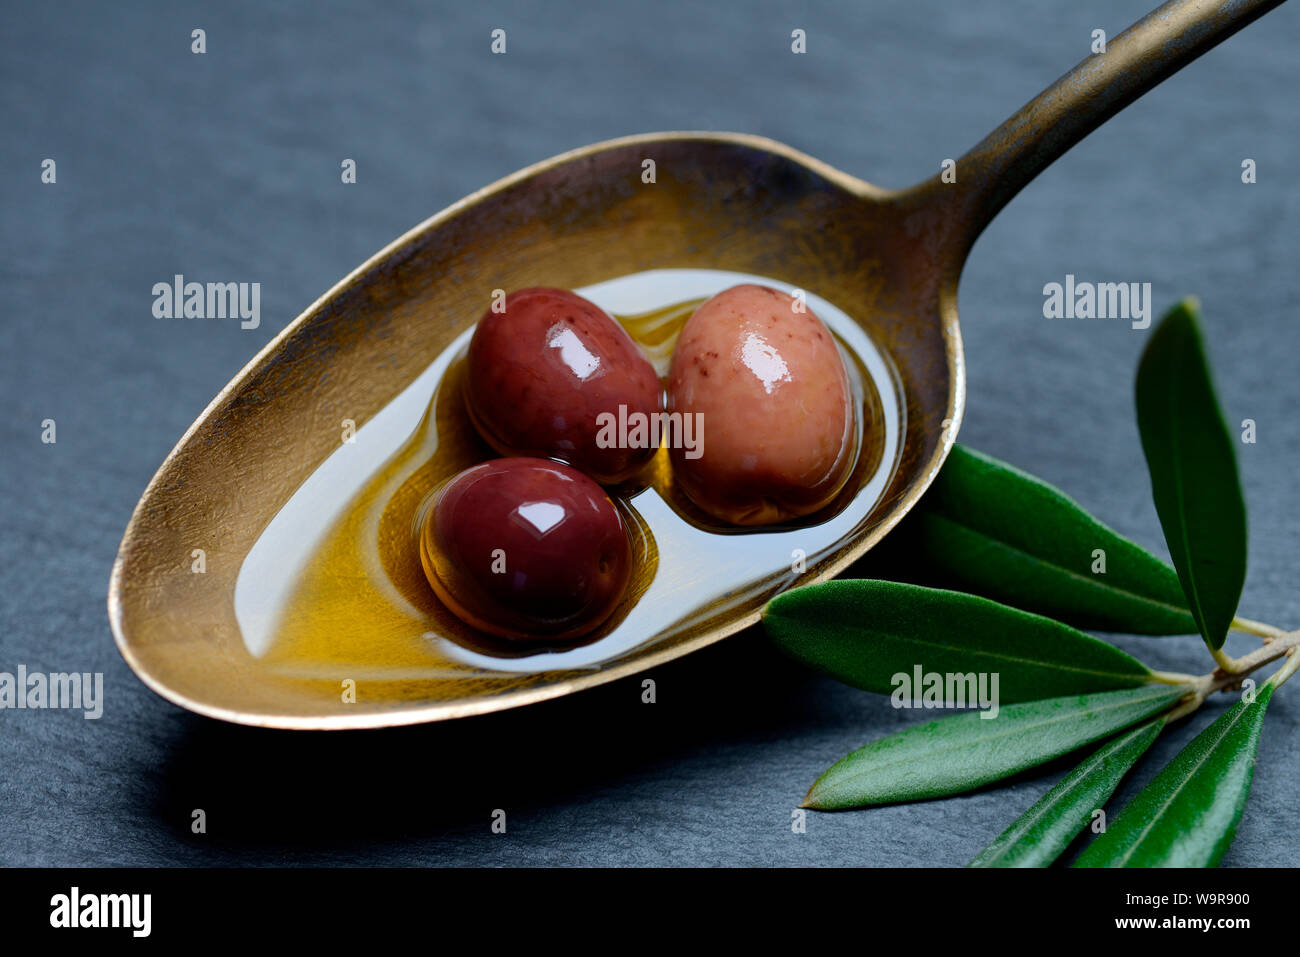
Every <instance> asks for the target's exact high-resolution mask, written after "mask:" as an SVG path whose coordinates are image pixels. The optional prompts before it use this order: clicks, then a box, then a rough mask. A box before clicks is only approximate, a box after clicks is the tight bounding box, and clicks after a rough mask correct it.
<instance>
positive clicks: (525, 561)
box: [420, 458, 632, 640]
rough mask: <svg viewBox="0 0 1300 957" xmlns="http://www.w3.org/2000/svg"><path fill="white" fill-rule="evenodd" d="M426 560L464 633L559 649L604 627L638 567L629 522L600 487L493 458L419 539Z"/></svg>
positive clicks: (548, 465) (447, 492)
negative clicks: (547, 643) (466, 628)
mask: <svg viewBox="0 0 1300 957" xmlns="http://www.w3.org/2000/svg"><path fill="white" fill-rule="evenodd" d="M420 560H421V562H422V563H423V565H424V573H425V575H426V577H428V579H429V584H430V585H432V586H433V590H434V591H435V592H436V593H437V595H438V597H439V598H440V599H441V600H442V602H443V604H444V605H446V606H447V607H448V608H449V609H451V611H452V612H453V613H454V614H455V615H456V617H458V618H460V619H461V620H462V621H464V622H465V623H466V624H468V625H471V626H473V627H475V628H478V629H480V630H481V631H485V632H488V633H490V634H493V635H499V636H501V637H503V638H511V639H551V640H555V639H566V638H576V637H578V636H579V635H583V634H586V633H587V632H590V631H592V630H594V629H595V628H596V627H598V626H599V625H600V624H601V623H602V622H604V621H605V620H606V619H607V618H608V617H609V616H610V614H611V613H612V612H613V611H614V608H615V606H617V605H618V603H619V600H620V599H621V598H622V597H623V591H624V589H625V588H626V587H627V582H628V577H629V575H630V573H631V565H632V555H631V548H630V546H629V544H628V539H627V533H626V531H625V530H624V527H623V520H622V518H621V517H620V516H619V513H618V509H616V508H615V507H614V504H613V502H611V501H610V500H609V498H608V497H607V496H606V495H605V493H604V491H603V490H602V489H601V487H600V486H599V485H597V484H596V483H595V482H593V481H592V480H591V479H589V478H587V476H585V475H583V474H582V473H581V472H578V471H577V470H575V469H573V468H570V467H569V466H567V465H564V464H562V463H559V462H550V461H546V460H544V459H535V458H507V459H494V460H493V461H490V462H485V463H483V464H482V465H476V466H474V467H473V468H468V469H466V470H465V471H463V472H461V473H460V474H459V475H457V476H456V477H455V478H453V479H452V480H451V481H450V482H448V483H447V484H446V485H445V486H443V488H442V490H441V491H440V492H439V493H438V495H437V497H436V499H435V500H434V504H433V508H432V509H431V510H430V512H429V515H428V518H427V519H426V520H425V523H424V526H423V528H422V529H421V530H420Z"/></svg>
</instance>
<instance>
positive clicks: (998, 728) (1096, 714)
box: [800, 685, 1189, 811]
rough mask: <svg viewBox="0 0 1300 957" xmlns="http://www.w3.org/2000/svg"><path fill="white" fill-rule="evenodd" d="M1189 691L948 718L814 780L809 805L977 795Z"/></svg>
mask: <svg viewBox="0 0 1300 957" xmlns="http://www.w3.org/2000/svg"><path fill="white" fill-rule="evenodd" d="M1188 690H1189V689H1188V688H1187V687H1182V686H1173V687H1171V686H1169V685H1161V686H1149V687H1144V688H1127V689H1124V690H1121V691H1105V692H1102V693H1100V694H1090V695H1067V696H1065V697H1061V698H1049V699H1047V700H1045V701H1029V702H1025V703H1023V704H1013V705H1008V706H1007V707H1005V708H1002V709H1000V711H999V712H998V714H997V717H996V718H993V719H991V720H989V719H986V718H985V717H983V716H982V715H981V713H980V712H975V711H967V712H963V713H962V714H957V715H952V716H950V717H947V718H940V719H939V720H938V721H931V722H929V723H928V724H922V725H917V726H915V727H911V728H908V729H906V730H905V731H900V732H898V733H897V734H892V735H890V736H889V737H886V738H881V739H879V740H877V741H873V742H871V743H870V744H868V745H866V746H865V747H862V748H859V749H858V750H856V751H854V752H852V753H851V754H849V755H848V756H846V757H844V758H841V759H840V760H839V761H837V762H836V763H835V764H834V765H832V766H831V767H830V768H829V769H827V771H826V772H825V773H824V774H822V776H821V777H819V778H818V779H817V780H816V782H814V784H813V786H812V788H811V789H809V791H808V794H807V796H806V797H805V798H804V800H803V803H802V804H801V805H800V806H801V807H807V808H815V809H817V810H822V811H831V810H842V809H845V808H854V807H867V806H870V805H873V804H886V803H890V802H893V801H915V800H920V799H923V798H935V797H943V796H945V795H949V794H960V793H961V792H963V791H970V790H973V789H975V788H977V787H980V786H982V785H985V784H989V783H990V782H992V781H997V780H1000V779H1002V778H1005V777H1009V776H1011V775H1012V774H1016V773H1018V772H1020V771H1023V770H1025V769H1026V768H1031V767H1034V766H1035V765H1038V764H1042V763H1044V762H1045V761H1050V760H1052V759H1053V758H1058V757H1060V756H1061V755H1063V754H1068V753H1069V752H1071V751H1073V750H1075V749H1076V748H1080V747H1082V746H1084V745H1086V744H1091V743H1092V742H1094V741H1098V740H1100V739H1101V738H1104V737H1106V736H1107V735H1110V734H1113V733H1115V732H1116V731H1119V730H1120V729H1122V728H1127V727H1129V726H1130V725H1133V724H1136V723H1137V722H1139V721H1142V720H1143V719H1145V718H1149V717H1151V716H1152V715H1153V714H1156V713H1158V712H1160V711H1163V710H1165V709H1166V708H1168V707H1169V706H1170V705H1172V704H1173V703H1174V702H1175V701H1177V700H1178V699H1179V698H1180V697H1182V696H1183V695H1185V694H1187V692H1188Z"/></svg>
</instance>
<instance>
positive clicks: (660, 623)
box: [235, 270, 905, 693]
mask: <svg viewBox="0 0 1300 957" xmlns="http://www.w3.org/2000/svg"><path fill="white" fill-rule="evenodd" d="M742 282H757V283H762V284H765V285H771V286H775V287H778V288H780V287H783V284H781V283H777V282H774V281H772V280H768V279H765V278H763V277H761V276H750V275H744V274H739V273H730V272H720V271H713V270H655V271H651V272H645V273H638V274H635V275H631V276H625V277H622V278H619V279H615V280H611V281H609V282H605V283H600V284H598V285H595V286H591V287H588V288H585V289H579V290H575V291H576V292H578V293H579V294H580V295H582V296H584V297H586V298H588V299H590V300H592V301H593V302H595V303H596V304H597V305H599V306H601V307H602V308H603V309H605V310H606V311H607V312H609V313H610V314H611V315H613V316H615V317H616V318H617V319H618V320H619V321H620V322H621V323H622V324H623V326H624V327H625V328H626V329H627V330H628V332H629V333H630V334H631V335H632V337H633V338H634V339H636V341H637V342H638V343H639V344H640V345H641V347H642V349H643V350H644V351H645V353H646V354H647V356H648V357H649V358H650V360H651V363H652V365H654V367H655V369H656V371H657V372H658V373H659V374H660V376H661V377H662V376H664V375H666V373H667V370H668V364H669V360H670V358H671V355H672V348H673V343H674V342H675V340H676V336H677V333H678V332H679V331H680V329H681V327H682V326H683V325H684V324H685V322H686V320H687V319H688V318H689V317H690V315H691V313H692V312H693V311H694V310H695V308H696V307H697V306H698V305H699V304H700V303H701V302H702V301H704V300H705V299H707V298H708V297H709V296H711V295H713V294H715V293H717V292H720V291H722V290H723V289H726V288H728V287H730V286H733V285H736V284H738V283H742ZM807 300H808V305H809V307H810V308H811V309H812V311H813V312H815V313H816V314H817V315H818V316H819V317H820V318H821V319H822V320H823V321H824V322H825V323H826V325H827V326H828V327H829V328H830V329H831V331H832V332H833V333H834V334H835V336H836V339H837V342H838V344H839V346H840V347H841V349H842V351H843V354H844V357H845V359H846V366H847V368H848V370H849V375H850V380H851V383H852V387H853V395H854V400H855V402H856V404H857V408H858V428H859V434H858V447H857V458H856V463H855V467H854V471H853V474H852V477H851V478H850V479H849V481H848V483H847V484H846V486H845V488H844V489H843V490H842V491H841V492H840V494H839V496H838V497H837V498H836V499H835V501H834V502H832V503H831V504H830V505H829V506H827V507H826V508H825V509H823V510H822V511H821V512H818V513H817V514H815V515H811V516H808V517H807V518H805V519H802V520H800V521H799V522H797V523H793V524H790V525H785V526H764V527H759V528H737V527H732V526H722V525H719V524H718V523H717V522H716V520H714V519H711V518H710V517H709V516H707V515H705V514H704V513H702V512H700V511H699V510H698V509H697V508H696V507H695V506H694V505H693V504H692V503H691V502H690V500H689V499H687V498H686V497H685V496H684V495H683V494H682V493H681V492H680V490H678V489H677V488H676V487H675V486H674V483H673V481H672V473H671V469H670V467H669V462H668V454H667V453H668V450H667V448H666V447H665V448H661V449H660V450H659V453H658V454H657V455H656V457H655V458H654V459H653V461H652V462H651V464H650V466H649V467H648V468H647V469H646V470H645V472H644V473H643V474H642V475H640V476H638V477H637V478H636V479H635V480H631V481H628V482H626V483H623V484H622V485H620V486H616V487H612V488H609V489H608V490H607V491H608V492H609V494H610V497H611V499H613V501H614V502H615V504H616V505H617V506H618V507H619V509H620V510H621V512H622V514H623V517H624V519H625V520H626V524H627V526H628V529H629V537H630V539H631V541H632V553H633V572H632V578H631V581H630V583H629V586H628V589H627V592H626V594H625V596H624V599H623V601H622V602H621V604H620V605H619V607H618V608H617V610H616V611H615V612H614V614H613V615H612V616H611V618H610V619H609V620H608V621H607V622H606V623H605V624H604V625H603V626H602V627H601V628H600V629H599V630H597V631H596V632H595V633H593V634H591V635H588V636H586V637H584V638H583V639H581V640H580V641H579V642H576V643H575V642H568V643H566V644H564V645H561V646H552V647H545V646H537V645H533V644H531V643H530V644H526V645H524V644H519V643H511V642H507V641H503V640H500V639H495V638H492V637H491V636H487V635H484V634H482V633H479V632H477V631H475V630H474V629H472V628H470V627H468V626H467V625H465V624H464V623H462V622H461V621H460V620H459V619H457V618H456V617H455V616H454V615H452V614H451V612H449V611H448V610H447V609H446V608H444V607H443V606H442V605H441V603H440V602H439V601H438V599H437V598H436V597H435V596H434V593H433V590H432V589H431V587H430V586H429V584H428V582H427V581H426V579H425V577H424V571H423V569H422V567H421V563H420V557H419V550H418V549H419V546H418V529H419V525H420V522H421V520H422V517H423V515H424V514H425V511H426V510H427V508H428V506H429V503H430V501H431V498H432V495H433V493H434V492H435V491H436V489H437V488H438V486H439V485H440V483H442V482H444V481H445V480H447V479H449V478H451V477H452V476H454V475H455V474H456V473H458V472H460V471H461V470H462V469H465V468H467V467H469V466H471V465H473V464H476V463H478V462H482V461H484V460H486V459H489V458H493V457H495V453H494V452H493V451H492V449H491V448H489V447H488V446H487V445H486V444H485V443H484V442H483V441H482V440H481V439H480V438H479V437H478V435H477V433H476V432H475V430H474V428H473V426H472V425H471V424H470V422H469V418H468V415H467V413H466V412H465V408H464V403H463V401H462V399H461V384H462V379H463V371H464V364H463V357H464V353H465V350H466V348H467V347H468V343H469V338H470V336H471V335H472V333H473V330H472V329H467V330H466V331H465V332H464V333H463V334H462V335H461V336H459V337H458V338H457V339H456V340H455V341H454V342H453V343H452V344H451V345H450V346H449V347H448V348H447V350H446V351H445V352H444V353H443V354H442V355H440V356H438V357H437V358H436V359H435V360H434V361H433V362H432V363H431V364H430V366H429V367H428V368H427V369H426V370H425V372H424V373H422V374H421V375H420V376H419V377H418V378H417V379H416V380H415V381H414V382H412V383H411V384H410V385H409V386H408V387H407V388H406V389H405V390H404V391H402V392H401V393H400V394H399V395H398V396H397V397H396V398H395V399H394V400H393V401H392V402H391V403H389V404H388V406H386V407H385V408H384V409H382V410H381V411H380V412H379V413H378V414H376V415H375V416H374V417H373V418H372V419H370V420H369V421H367V422H365V423H364V424H363V425H362V426H361V428H359V429H357V430H356V432H355V434H352V435H349V436H348V437H347V438H346V439H344V440H342V441H341V444H340V447H339V448H338V449H337V450H336V451H335V452H334V453H332V454H331V455H330V456H329V457H328V458H327V459H326V460H325V461H324V462H323V463H321V465H320V466H319V467H318V468H317V469H316V471H315V472H314V473H313V474H312V476H311V477H310V478H309V479H308V480H307V481H306V482H304V483H303V485H302V486H301V487H300V488H299V489H298V491H297V492H296V493H295V494H294V495H293V496H292V498H291V499H290V500H289V502H288V503H286V505H285V506H284V507H283V508H282V509H281V511H280V513H279V514H278V515H277V516H276V517H275V518H274V519H273V520H272V521H271V523H270V524H269V525H268V526H267V528H266V529H265V530H264V532H263V533H262V535H261V537H260V538H259V540H258V541H257V543H256V544H255V545H254V546H253V548H252V549H251V550H250V552H249V554H248V555H247V557H246V558H245V560H244V564H243V566H242V567H241V569H240V573H239V578H238V580H237V582H236V586H235V613H236V617H237V619H238V621H239V626H240V629H241V632H242V633H243V636H244V641H245V644H246V646H247V648H248V651H249V653H250V654H251V655H253V656H254V657H256V658H257V659H258V660H259V661H260V663H261V665H262V666H263V667H266V668H268V669H273V670H275V671H276V672H278V673H281V674H284V675H286V676H293V677H296V678H300V679H306V680H309V681H310V680H313V679H319V680H320V681H321V682H322V688H328V687H334V688H337V687H338V684H337V682H339V681H344V680H346V679H352V680H354V681H357V682H362V681H394V682H425V683H427V682H431V681H432V682H442V681H462V680H467V679H468V680H474V679H480V680H481V679H488V678H491V677H493V676H494V675H501V674H504V673H509V674H511V675H513V676H515V677H518V676H519V675H520V674H524V675H528V674H535V675H537V676H538V681H545V680H546V679H545V677H544V675H545V674H546V673H547V672H551V673H555V672H570V671H574V670H587V669H599V668H602V667H604V666H606V665H607V664H609V663H611V662H614V661H617V660H618V659H619V658H621V657H622V656H624V655H625V654H627V653H628V652H629V651H631V650H633V649H635V648H639V647H642V646H643V645H644V644H645V643H647V642H655V641H656V640H661V639H662V637H663V636H665V635H667V634H671V633H672V632H673V631H674V630H676V629H681V628H686V627H693V626H694V625H696V624H698V623H700V622H701V621H703V620H706V619H707V618H710V617H713V616H715V615H718V614H721V613H722V612H723V611H725V609H726V608H727V607H728V606H730V605H733V604H735V603H739V602H742V601H746V600H749V599H750V598H752V597H754V596H760V597H762V598H764V599H766V598H769V597H771V596H772V595H775V594H777V593H779V592H780V591H782V590H784V589H785V588H788V587H789V586H790V585H791V584H792V583H793V582H794V581H795V580H796V578H797V577H798V576H799V575H800V574H802V572H803V571H804V569H805V568H811V567H813V566H814V565H815V563H816V562H817V560H818V558H819V556H821V555H824V554H826V553H828V552H830V551H832V550H834V548H836V547H837V545H838V544H839V543H841V542H842V541H844V540H845V539H846V538H848V537H849V536H850V535H851V534H852V533H853V531H854V529H855V528H856V527H858V526H859V525H860V524H861V523H862V522H863V521H864V519H865V518H866V516H868V515H869V514H870V513H871V511H872V509H873V507H874V506H875V505H876V504H877V502H878V500H879V498H880V496H881V494H882V492H883V490H884V489H885V488H886V487H887V486H888V483H889V480H890V478H891V477H892V474H893V470H894V468H895V466H896V462H897V458H898V453H899V449H900V440H901V435H902V425H903V421H902V416H903V415H904V409H905V405H904V403H903V402H902V401H901V397H900V395H899V391H898V388H897V384H896V382H897V380H896V377H895V375H894V373H893V370H892V367H891V365H890V362H889V359H888V357H887V356H886V355H885V354H884V353H883V352H882V351H881V350H880V349H878V348H877V347H876V345H875V344H874V343H873V342H872V341H871V340H870V338H869V337H868V336H867V334H866V333H865V332H864V331H863V330H862V328H861V327H860V326H858V325H857V324H856V323H854V322H853V320H852V319H851V318H849V317H848V316H847V315H845V314H844V313H843V312H842V311H840V310H839V309H837V308H836V307H835V306H834V305H833V304H832V303H829V302H826V301H825V300H822V299H820V298H818V297H817V296H815V295H812V294H808V296H807ZM322 693H325V692H322ZM330 693H336V692H330Z"/></svg>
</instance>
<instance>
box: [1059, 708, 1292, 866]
mask: <svg viewBox="0 0 1300 957" xmlns="http://www.w3.org/2000/svg"><path fill="white" fill-rule="evenodd" d="M1272 696H1273V685H1271V684H1268V683H1265V684H1264V685H1263V686H1261V687H1260V689H1259V690H1258V692H1257V693H1256V694H1255V697H1254V700H1253V701H1250V702H1247V701H1239V702H1237V703H1236V704H1235V705H1233V706H1232V707H1231V708H1229V709H1228V710H1227V711H1225V712H1224V713H1223V714H1221V715H1219V717H1218V718H1217V719H1216V720H1215V721H1214V723H1213V724H1211V725H1210V726H1209V727H1208V728H1206V729H1205V730H1204V731H1202V732H1201V733H1200V734H1198V735H1197V736H1196V737H1195V738H1193V739H1192V741H1191V743H1190V744H1188V745H1187V747H1185V748H1183V750H1182V751H1180V752H1179V753H1178V756H1177V757H1175V758H1174V759H1173V760H1172V761H1170V762H1169V764H1168V765H1166V766H1165V768H1164V769H1163V770H1162V771H1161V772H1160V773H1159V774H1157V775H1156V777H1155V779H1154V780H1153V781H1152V782H1151V783H1150V784H1148V785H1147V786H1146V787H1145V788H1143V789H1142V791H1141V792H1139V794H1138V796H1137V797H1135V798H1134V799H1133V800H1132V801H1130V802H1129V803H1128V805H1127V806H1126V807H1125V808H1124V810H1123V811H1121V812H1120V813H1119V816H1118V817H1117V818H1116V820H1115V823H1114V824H1113V825H1111V827H1110V828H1109V829H1107V830H1106V831H1105V832H1104V833H1103V834H1101V835H1100V836H1099V837H1098V838H1097V839H1096V840H1095V841H1093V842H1092V843H1091V844H1089V845H1088V846H1087V847H1086V848H1085V849H1084V851H1083V853H1082V854H1080V855H1079V857H1078V859H1077V860H1076V861H1075V862H1074V866H1075V867H1214V866H1216V865H1217V864H1218V863H1219V859H1220V858H1221V857H1223V853H1224V851H1226V850H1227V849H1228V845H1229V844H1231V843H1232V837H1233V834H1234V833H1235V831H1236V830H1237V822H1238V821H1239V820H1241V812H1242V810H1243V809H1244V808H1245V806H1246V798H1248V797H1249V796H1250V784H1251V779H1252V778H1253V777H1254V775H1255V754H1256V752H1257V751H1258V750H1259V734H1260V730H1261V728H1262V727H1263V724H1264V711H1265V709H1266V708H1267V707H1268V702H1269V699H1270V698H1271V697H1272Z"/></svg>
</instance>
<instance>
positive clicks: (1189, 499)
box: [1136, 299, 1246, 651]
mask: <svg viewBox="0 0 1300 957" xmlns="http://www.w3.org/2000/svg"><path fill="white" fill-rule="evenodd" d="M1136 394H1137V417H1138V430H1139V431H1140V432H1141V435H1142V449H1143V451H1144V452H1145V454H1146V459H1147V468H1148V470H1149V471H1150V473H1151V492H1152V495H1153V497H1154V498H1155V503H1156V512H1157V513H1158V514H1159V516H1160V525H1161V527H1162V528H1163V529H1164V532H1165V541H1166V542H1167V543H1168V544H1169V553H1170V556H1171V557H1172V558H1173V562H1174V568H1176V569H1177V570H1178V578H1179V580H1180V581H1181V582H1182V585H1183V591H1184V593H1185V594H1186V595H1187V602H1188V605H1189V607H1190V608H1191V611H1192V615H1193V616H1194V617H1195V619H1196V623H1197V626H1198V627H1199V629H1200V632H1201V634H1202V636H1204V638H1205V642H1206V644H1208V645H1209V646H1210V648H1211V649H1213V650H1216V651H1217V650H1218V649H1219V648H1222V647H1223V642H1224V639H1225V638H1226V637H1227V634H1228V627H1229V625H1230V623H1231V622H1232V619H1233V616H1234V615H1235V614H1236V611H1237V602H1238V601H1239V600H1240V598H1241V588H1242V585H1243V584H1244V582H1245V579H1246V505H1245V501H1244V499H1243V497H1242V493H1241V483H1240V482H1239V481H1238V478H1237V461H1236V457H1235V452H1234V450H1233V440H1232V437H1231V435H1230V434H1229V432H1228V426H1227V423H1226V422H1225V421H1224V418H1223V412H1222V410H1221V409H1220V407H1219V400H1218V398H1217V397H1216V395H1215V392H1214V383H1213V381H1212V379H1211V376H1210V366H1209V361H1208V359H1207V357H1206V353H1205V344H1204V338H1203V336H1202V333H1201V322H1200V316H1199V315H1198V312H1197V306H1196V303H1195V302H1194V301H1193V300H1189V299H1185V300H1183V301H1182V302H1180V303H1179V304H1178V305H1176V306H1174V308H1173V309H1171V310H1170V311H1169V312H1168V313H1167V314H1166V315H1165V317H1164V318H1163V319H1161V320H1160V324H1159V326H1157V327H1156V330H1155V332H1154V333H1152V335H1151V341H1150V342H1148V343H1147V346H1146V349H1145V350H1143V353H1142V361H1141V362H1140V363H1139V365H1138V373H1137V389H1136Z"/></svg>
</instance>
